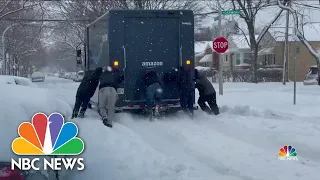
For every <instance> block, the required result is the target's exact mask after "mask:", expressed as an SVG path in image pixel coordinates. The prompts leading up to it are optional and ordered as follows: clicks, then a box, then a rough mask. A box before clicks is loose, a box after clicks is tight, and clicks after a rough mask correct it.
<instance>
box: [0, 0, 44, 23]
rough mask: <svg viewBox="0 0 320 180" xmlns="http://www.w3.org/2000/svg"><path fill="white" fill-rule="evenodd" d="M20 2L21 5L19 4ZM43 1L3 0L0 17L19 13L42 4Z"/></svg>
mask: <svg viewBox="0 0 320 180" xmlns="http://www.w3.org/2000/svg"><path fill="white" fill-rule="evenodd" d="M17 4H19V6H17ZM40 4H41V2H40V0H39V1H28V0H23V1H22V2H21V1H15V0H2V1H1V2H0V19H3V18H5V17H6V16H10V15H12V14H15V13H18V12H20V11H23V10H29V9H31V8H34V7H36V6H38V5H40Z"/></svg>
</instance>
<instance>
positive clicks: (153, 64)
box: [142, 62, 163, 67]
mask: <svg viewBox="0 0 320 180" xmlns="http://www.w3.org/2000/svg"><path fill="white" fill-rule="evenodd" d="M142 66H144V67H152V66H163V62H142Z"/></svg>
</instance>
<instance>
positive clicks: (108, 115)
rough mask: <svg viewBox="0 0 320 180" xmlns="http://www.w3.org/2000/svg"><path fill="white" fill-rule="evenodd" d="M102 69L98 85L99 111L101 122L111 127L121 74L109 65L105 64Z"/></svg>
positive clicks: (121, 78)
mask: <svg viewBox="0 0 320 180" xmlns="http://www.w3.org/2000/svg"><path fill="white" fill-rule="evenodd" d="M103 70H104V71H103V73H102V74H101V76H100V85H99V113H100V116H101V118H102V121H103V124H104V125H106V126H108V127H110V128H111V127H112V124H113V120H114V117H115V104H116V101H117V88H118V86H119V84H120V83H121V81H122V80H123V76H121V75H120V74H119V72H114V70H113V68H112V67H110V66H105V67H104V69H103Z"/></svg>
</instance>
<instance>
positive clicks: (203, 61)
mask: <svg viewBox="0 0 320 180" xmlns="http://www.w3.org/2000/svg"><path fill="white" fill-rule="evenodd" d="M206 62H212V54H207V55H205V56H204V57H203V58H201V59H200V61H199V63H206Z"/></svg>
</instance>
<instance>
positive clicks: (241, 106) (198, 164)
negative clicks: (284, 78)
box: [38, 77, 320, 180]
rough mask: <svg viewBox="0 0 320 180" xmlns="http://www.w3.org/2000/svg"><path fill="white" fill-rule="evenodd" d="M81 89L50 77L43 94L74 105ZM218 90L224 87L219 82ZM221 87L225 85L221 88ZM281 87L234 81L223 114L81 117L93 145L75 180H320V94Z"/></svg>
mask: <svg viewBox="0 0 320 180" xmlns="http://www.w3.org/2000/svg"><path fill="white" fill-rule="evenodd" d="M78 84H79V83H74V82H72V81H70V80H65V79H59V78H55V77H48V78H47V79H46V81H45V82H44V83H38V85H39V87H40V88H46V89H49V90H50V91H52V92H53V93H54V94H55V96H56V97H57V98H59V99H62V100H64V101H67V103H68V104H70V105H71V106H73V103H74V98H75V93H76V89H77V86H78ZM214 85H215V86H216V84H214ZM216 89H218V88H217V86H216ZM292 96H293V95H292V86H291V85H290V83H289V85H287V86H283V85H281V84H280V83H263V84H257V85H256V84H248V83H226V84H225V93H224V95H223V96H219V97H218V105H219V106H221V112H222V113H221V114H220V115H219V116H209V115H206V114H204V113H202V112H201V111H198V112H196V119H195V120H189V119H188V118H187V117H184V116H183V115H181V114H177V115H176V116H173V117H170V118H167V119H164V120H161V121H157V122H152V123H150V122H149V121H147V120H146V119H141V118H138V117H135V116H132V115H130V114H125V113H120V114H117V119H118V124H116V125H115V126H114V128H112V129H109V128H106V127H105V126H103V125H102V123H101V121H100V120H99V116H98V114H97V113H96V112H94V111H91V110H89V111H88V112H87V113H86V118H84V119H75V120H74V121H75V122H76V123H77V124H78V126H79V129H80V132H79V136H80V137H81V138H82V139H83V140H84V141H85V146H86V149H85V152H84V153H83V157H84V158H85V163H86V164H85V165H86V169H85V170H84V171H83V172H76V171H74V172H72V173H68V175H67V177H65V178H66V179H69V180H73V179H74V180H82V179H84V180H86V179H92V180H96V179H97V180H99V179H101V177H106V178H107V179H112V180H138V179H139V180H150V179H152V180H158V179H159V180H160V179H161V180H210V179H219V180H223V179H225V180H269V179H274V180H278V179H279V180H280V179H281V180H283V179H291V180H295V179H297V180H298V179H299V180H316V179H317V180H318V179H319V176H320V155H319V154H318V153H317V152H319V151H320V144H319V140H318V137H319V135H320V111H319V110H318V109H319V107H320V101H319V100H320V91H319V87H318V86H310V87H304V86H302V85H300V84H299V86H298V100H297V103H298V105H296V106H293V105H292ZM284 145H292V146H293V147H294V148H295V149H296V150H297V153H298V156H297V157H298V161H280V160H278V152H279V149H280V148H281V147H283V146H284Z"/></svg>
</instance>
